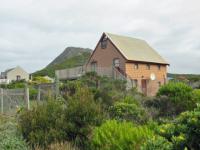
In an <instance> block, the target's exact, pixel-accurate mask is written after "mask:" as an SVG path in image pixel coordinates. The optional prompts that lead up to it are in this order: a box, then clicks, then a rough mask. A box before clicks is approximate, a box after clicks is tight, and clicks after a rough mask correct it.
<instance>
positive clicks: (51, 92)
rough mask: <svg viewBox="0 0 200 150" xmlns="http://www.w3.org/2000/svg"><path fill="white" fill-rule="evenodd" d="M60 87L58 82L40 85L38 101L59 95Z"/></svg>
mask: <svg viewBox="0 0 200 150" xmlns="http://www.w3.org/2000/svg"><path fill="white" fill-rule="evenodd" d="M58 90H59V89H58V87H57V84H56V83H45V84H40V85H38V95H37V100H38V101H45V100H49V99H55V98H56V96H57V95H58V93H59V91H58Z"/></svg>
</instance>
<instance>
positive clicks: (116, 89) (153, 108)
mask: <svg viewBox="0 0 200 150" xmlns="http://www.w3.org/2000/svg"><path fill="white" fill-rule="evenodd" d="M125 85H126V82H124V81H121V80H112V79H110V78H107V77H99V76H97V75H96V74H95V73H88V74H86V75H85V76H83V77H82V78H81V79H79V80H76V81H67V82H66V83H62V84H61V86H60V90H61V98H59V99H57V100H49V101H47V102H44V103H43V104H42V105H41V104H40V105H39V104H38V105H36V106H35V107H33V108H32V109H31V110H23V111H22V112H21V113H20V114H19V119H18V123H19V129H20V131H21V133H22V135H23V137H24V139H25V140H26V141H27V142H28V143H29V146H31V147H32V148H35V147H38V146H40V147H41V148H48V147H51V146H52V144H53V145H55V144H54V143H68V144H67V145H72V147H78V148H79V149H83V150H85V149H86V150H89V149H91V150H95V149H97V150H126V149H127V150H129V149H130V150H134V149H138V150H139V149H140V150H160V149H164V150H172V149H178V150H184V149H195V150H198V149H200V147H199V139H200V132H199V130H200V107H199V106H198V105H197V103H199V102H200V99H199V98H200V92H199V90H197V89H196V90H193V89H192V88H191V87H189V86H188V85H186V84H185V83H180V82H178V83H177V82H170V83H168V84H167V85H165V86H162V87H161V88H160V90H159V91H158V94H157V96H156V97H153V98H147V97H145V96H143V95H142V94H140V93H138V92H137V91H136V89H131V90H129V91H127V90H125Z"/></svg>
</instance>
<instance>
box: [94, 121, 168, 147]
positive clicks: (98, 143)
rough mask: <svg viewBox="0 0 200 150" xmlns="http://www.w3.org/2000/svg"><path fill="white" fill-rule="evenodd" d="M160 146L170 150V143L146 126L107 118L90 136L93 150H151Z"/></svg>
mask: <svg viewBox="0 0 200 150" xmlns="http://www.w3.org/2000/svg"><path fill="white" fill-rule="evenodd" d="M157 139H158V140H159V141H157ZM162 147H163V148H164V149H166V150H170V149H171V144H170V143H169V142H168V141H167V140H166V139H164V138H162V137H159V136H157V135H155V134H154V132H153V131H152V130H150V129H149V128H148V127H147V126H134V125H133V124H132V123H130V122H117V121H116V120H108V121H106V122H105V123H104V124H103V125H102V126H100V127H97V128H96V129H95V130H94V135H93V138H92V149H94V150H95V149H97V150H126V149H127V150H129V149H138V150H139V149H142V150H153V148H157V150H158V149H159V148H162Z"/></svg>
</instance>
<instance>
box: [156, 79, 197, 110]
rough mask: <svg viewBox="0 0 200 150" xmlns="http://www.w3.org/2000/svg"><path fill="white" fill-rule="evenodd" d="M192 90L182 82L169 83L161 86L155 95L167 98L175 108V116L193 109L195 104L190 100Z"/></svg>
mask: <svg viewBox="0 0 200 150" xmlns="http://www.w3.org/2000/svg"><path fill="white" fill-rule="evenodd" d="M192 91H193V90H192V88H191V87H190V86H188V85H186V84H184V83H182V82H169V83H168V84H166V85H164V86H162V87H161V88H160V89H159V91H158V93H157V95H158V96H160V97H164V96H166V97H167V98H169V100H170V101H171V103H172V104H173V106H174V107H175V114H179V113H181V112H183V111H186V110H192V109H194V108H195V102H194V100H193V98H192Z"/></svg>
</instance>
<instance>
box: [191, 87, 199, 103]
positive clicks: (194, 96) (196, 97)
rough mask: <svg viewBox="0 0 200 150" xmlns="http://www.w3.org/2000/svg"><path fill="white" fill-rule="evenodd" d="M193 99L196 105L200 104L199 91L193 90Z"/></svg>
mask: <svg viewBox="0 0 200 150" xmlns="http://www.w3.org/2000/svg"><path fill="white" fill-rule="evenodd" d="M192 95H193V99H194V101H195V102H196V103H200V89H195V90H193V93H192Z"/></svg>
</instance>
